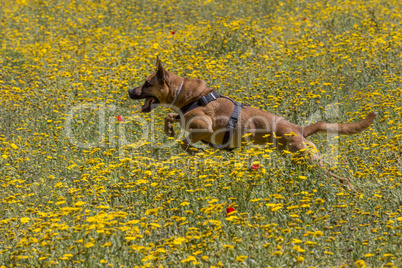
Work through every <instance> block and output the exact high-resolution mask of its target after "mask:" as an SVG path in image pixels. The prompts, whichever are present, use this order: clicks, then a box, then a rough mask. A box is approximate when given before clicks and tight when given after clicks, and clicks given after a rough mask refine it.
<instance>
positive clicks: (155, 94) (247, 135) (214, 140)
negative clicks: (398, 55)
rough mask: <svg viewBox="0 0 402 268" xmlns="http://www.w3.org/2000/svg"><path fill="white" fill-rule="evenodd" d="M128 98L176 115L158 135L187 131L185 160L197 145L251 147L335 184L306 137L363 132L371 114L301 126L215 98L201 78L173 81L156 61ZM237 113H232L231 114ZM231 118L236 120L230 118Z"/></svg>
mask: <svg viewBox="0 0 402 268" xmlns="http://www.w3.org/2000/svg"><path fill="white" fill-rule="evenodd" d="M128 93H129V97H130V98H131V99H135V100H138V99H145V102H144V105H143V106H142V109H141V112H150V111H151V110H152V109H154V108H155V107H157V106H158V105H165V106H170V108H172V109H173V110H175V111H176V112H174V113H169V114H167V115H166V117H165V121H164V131H165V133H166V134H167V135H168V136H170V137H173V136H174V134H175V132H174V129H173V124H174V123H176V122H179V123H180V125H181V127H182V128H183V129H184V130H186V131H187V132H188V136H187V137H185V138H184V139H183V140H182V142H181V147H182V149H183V150H185V151H186V152H188V153H189V154H191V155H194V154H197V153H200V152H202V151H203V150H202V149H200V148H196V147H194V146H193V143H196V142H198V141H202V142H204V143H206V144H208V145H210V146H212V147H216V148H219V149H226V150H231V149H234V148H238V147H241V146H242V145H243V144H247V143H249V142H253V143H255V144H260V145H264V144H265V145H266V144H269V145H270V146H271V147H274V148H276V149H278V150H279V151H283V150H285V149H286V150H288V151H290V152H292V153H294V154H296V155H300V156H302V157H305V158H307V160H308V161H309V162H310V163H312V164H316V165H318V166H319V167H320V168H321V169H322V170H323V171H324V173H325V174H327V175H330V176H331V177H332V178H333V179H335V180H336V181H337V182H341V183H346V184H347V185H348V187H349V188H350V189H351V190H354V188H353V187H352V185H351V184H350V181H349V179H347V178H342V177H339V176H337V175H335V174H333V173H331V172H330V171H328V170H327V169H325V167H324V162H323V161H322V160H321V159H320V157H319V155H318V152H317V149H316V147H315V145H314V144H313V143H312V142H311V141H308V140H307V139H306V138H307V137H308V136H310V135H313V134H315V133H317V132H326V133H336V134H342V135H351V134H356V133H360V132H362V131H363V130H365V129H366V128H367V127H369V126H370V125H371V124H372V123H373V121H374V119H375V117H376V115H377V113H375V112H372V113H370V114H369V115H368V116H367V117H366V118H365V119H363V120H362V121H359V122H356V123H326V122H323V121H320V122H317V123H315V124H311V125H308V126H305V127H301V126H298V125H295V124H292V123H290V122H288V121H286V120H285V119H283V118H281V117H279V116H277V115H275V114H272V113H270V112H267V111H263V110H260V109H256V108H253V107H250V106H247V105H241V104H239V103H237V102H235V101H233V100H232V99H230V98H228V97H224V96H221V95H219V94H218V93H216V92H215V91H214V90H213V88H210V87H208V86H207V84H206V82H205V81H204V80H201V79H194V78H188V77H179V76H177V75H175V74H174V73H173V72H170V71H167V70H166V69H165V68H164V67H163V66H162V62H161V61H160V59H159V57H157V61H156V71H154V72H153V73H152V74H151V75H150V76H148V77H147V78H146V79H145V82H144V83H143V84H142V85H141V86H139V87H136V88H133V89H130V90H129V91H128ZM236 111H237V112H236ZM235 117H236V118H235Z"/></svg>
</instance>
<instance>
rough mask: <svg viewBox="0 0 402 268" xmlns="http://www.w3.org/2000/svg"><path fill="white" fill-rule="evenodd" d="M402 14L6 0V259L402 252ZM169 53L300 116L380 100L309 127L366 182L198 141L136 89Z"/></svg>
mask: <svg viewBox="0 0 402 268" xmlns="http://www.w3.org/2000/svg"><path fill="white" fill-rule="evenodd" d="M401 23H402V3H401V2H400V1H398V0H387V1H385V0H369V1H357V0H338V1H336V0H325V1H318V0H298V1H292V0H284V1H263V0H257V1H251V0H244V1H239V2H235V1H227V0H217V1H211V0H206V1H198V0H183V1H179V0H166V1H162V2H160V1H155V0H150V1H144V0H137V1H129V0H117V1H112V0H110V1H109V0H59V1H45V0H0V36H1V39H0V186H1V187H0V267H18V266H19V267H193V266H197V267H401V266H402V251H401V249H402V186H401V183H402V160H401V157H402V73H401V72H402V64H401V63H402V25H401ZM157 55H159V57H160V58H161V60H162V61H163V63H164V66H165V68H166V69H168V70H170V71H173V72H175V73H176V74H178V75H180V76H187V77H193V78H202V79H204V80H205V81H206V82H207V83H208V85H209V86H211V87H214V88H215V90H216V91H218V92H219V93H221V94H223V95H226V96H229V97H232V98H233V99H235V100H236V101H239V102H243V103H247V104H249V105H251V106H253V107H257V108H261V109H264V110H267V111H270V112H272V113H275V114H278V115H280V116H282V117H283V118H285V119H287V120H289V121H291V122H293V123H297V124H299V125H307V124H309V123H311V122H314V121H318V120H327V121H329V122H356V121H358V120H360V119H363V118H364V117H365V116H366V115H367V114H368V113H370V112H372V111H376V112H378V116H377V118H376V120H375V122H374V124H373V125H372V126H370V127H369V128H368V129H367V130H365V131H364V132H363V133H360V134H357V135H352V136H338V135H326V134H318V135H315V136H313V137H311V140H312V141H313V142H314V143H315V144H316V145H318V148H319V150H320V152H321V154H322V156H323V158H324V159H325V160H326V161H327V162H328V163H330V164H331V170H332V172H334V173H336V174H338V175H341V176H344V177H348V178H349V179H350V180H351V183H352V184H353V185H354V187H355V188H356V190H357V193H354V192H352V191H349V190H348V189H346V188H344V187H342V186H341V185H339V184H337V183H335V181H334V180H332V179H331V178H330V177H328V176H326V175H325V174H323V173H322V172H320V170H318V169H317V168H315V167H313V166H310V165H307V164H303V165H295V164H294V163H292V161H291V157H292V155H291V154H290V153H287V152H285V154H284V155H281V154H279V153H277V152H276V151H275V150H272V149H271V148H269V147H263V146H259V147H257V146H254V145H252V144H247V145H245V147H243V148H241V149H236V150H235V151H233V152H232V153H229V152H225V151H216V150H214V149H208V148H207V147H204V148H205V149H206V151H205V152H204V153H202V154H199V155H197V156H189V155H187V154H186V153H184V152H183V151H182V150H181V148H180V145H179V143H180V142H179V140H178V139H179V137H180V135H182V134H183V133H178V135H177V137H175V138H168V137H166V135H165V134H164V132H163V117H164V114H166V113H167V110H166V109H164V108H163V107H159V108H156V109H155V110H154V111H153V112H151V113H150V114H142V113H139V111H140V109H141V105H142V103H143V101H134V100H130V99H129V98H128V94H127V90H128V89H130V88H132V87H134V86H138V85H140V84H141V83H143V81H144V79H145V78H146V77H147V76H148V75H149V74H150V73H151V72H153V71H154V70H155V62H156V56H157ZM175 128H176V130H178V129H179V126H178V125H176V126H175ZM199 146H200V147H203V145H201V144H200V145H199ZM230 211H231V212H230ZM228 212H230V213H228Z"/></svg>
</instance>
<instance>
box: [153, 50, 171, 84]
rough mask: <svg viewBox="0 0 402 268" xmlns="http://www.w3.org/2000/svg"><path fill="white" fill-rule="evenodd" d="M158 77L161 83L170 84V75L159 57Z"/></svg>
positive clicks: (157, 63) (157, 64)
mask: <svg viewBox="0 0 402 268" xmlns="http://www.w3.org/2000/svg"><path fill="white" fill-rule="evenodd" d="M156 77H157V78H158V80H159V81H160V82H163V81H165V82H167V83H169V74H168V73H167V71H166V70H165V68H163V66H162V62H161V61H160V59H159V56H156Z"/></svg>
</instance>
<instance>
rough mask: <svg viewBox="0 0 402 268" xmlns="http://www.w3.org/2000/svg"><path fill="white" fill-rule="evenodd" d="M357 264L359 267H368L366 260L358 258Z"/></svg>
mask: <svg viewBox="0 0 402 268" xmlns="http://www.w3.org/2000/svg"><path fill="white" fill-rule="evenodd" d="M355 264H356V266H357V267H359V268H364V267H367V265H366V263H365V262H364V260H358V261H356V262H355Z"/></svg>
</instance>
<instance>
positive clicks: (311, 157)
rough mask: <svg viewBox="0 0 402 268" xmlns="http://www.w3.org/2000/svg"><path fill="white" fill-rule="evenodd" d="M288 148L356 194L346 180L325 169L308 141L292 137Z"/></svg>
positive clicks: (315, 150) (315, 149)
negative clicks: (344, 184)
mask: <svg viewBox="0 0 402 268" xmlns="http://www.w3.org/2000/svg"><path fill="white" fill-rule="evenodd" d="M288 147H289V150H290V151H291V152H292V153H297V152H298V153H299V155H300V156H302V157H303V156H305V157H306V158H307V160H308V161H309V162H310V163H311V164H313V165H316V166H318V167H319V168H320V169H321V170H322V171H323V172H324V174H326V175H329V176H330V177H331V178H332V179H334V180H335V181H336V182H338V183H341V184H343V183H346V185H347V186H348V187H349V189H350V190H352V191H354V192H356V190H355V189H354V188H353V186H352V184H351V183H350V181H349V179H348V178H343V177H340V176H337V175H335V174H333V173H332V172H330V171H329V170H328V169H326V168H325V166H324V161H323V160H322V159H321V158H320V157H319V155H318V150H317V148H316V147H315V145H314V143H312V142H311V141H308V140H306V139H305V138H300V137H292V138H291V139H290V140H289V141H288Z"/></svg>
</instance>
